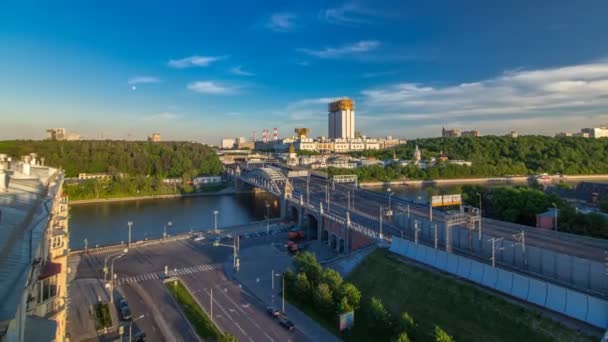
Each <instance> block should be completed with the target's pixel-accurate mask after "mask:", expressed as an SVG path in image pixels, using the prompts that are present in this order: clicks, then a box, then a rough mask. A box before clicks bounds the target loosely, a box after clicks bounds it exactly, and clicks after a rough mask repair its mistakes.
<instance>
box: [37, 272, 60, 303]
mask: <svg viewBox="0 0 608 342" xmlns="http://www.w3.org/2000/svg"><path fill="white" fill-rule="evenodd" d="M38 284H39V286H40V296H39V297H38V303H42V302H46V301H47V300H49V299H51V298H53V297H55V296H57V276H56V275H55V276H52V277H49V278H46V279H44V280H42V281H41V282H39V283H38Z"/></svg>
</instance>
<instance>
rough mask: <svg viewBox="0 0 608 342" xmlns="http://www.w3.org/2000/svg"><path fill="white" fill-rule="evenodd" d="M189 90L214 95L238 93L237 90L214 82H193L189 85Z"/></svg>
mask: <svg viewBox="0 0 608 342" xmlns="http://www.w3.org/2000/svg"><path fill="white" fill-rule="evenodd" d="M187 88H188V89H189V90H191V91H193V92H195V93H200V94H212V95H225V94H233V93H235V92H236V88H234V87H229V86H226V85H222V84H219V83H217V82H214V81H197V82H192V83H190V84H188V86H187Z"/></svg>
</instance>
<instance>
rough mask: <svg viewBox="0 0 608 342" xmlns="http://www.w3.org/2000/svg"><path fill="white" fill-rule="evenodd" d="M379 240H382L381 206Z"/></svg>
mask: <svg viewBox="0 0 608 342" xmlns="http://www.w3.org/2000/svg"><path fill="white" fill-rule="evenodd" d="M379 237H380V240H382V206H380V235H379Z"/></svg>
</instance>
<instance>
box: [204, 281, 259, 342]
mask: <svg viewBox="0 0 608 342" xmlns="http://www.w3.org/2000/svg"><path fill="white" fill-rule="evenodd" d="M205 292H206V293H207V295H208V296H211V294H210V293H209V291H208V290H207V289H205ZM213 302H214V303H216V306H217V307H219V308H220V309H221V310H222V311H223V312H224V313H225V314H226V316H228V318H229V319H230V320H231V321H232V323H234V325H236V327H237V328H239V330H240V331H241V333H243V335H245V337H247V338H249V341H251V342H253V339H252V338H251V337H249V336H248V335H247V333H246V332H245V330H243V328H241V326H240V325H239V324H238V323H237V322H235V321H234V319H233V318H232V316H230V314H229V313H228V312H227V311H226V309H224V307H223V306H222V305H220V304H219V303H218V301H217V299H213Z"/></svg>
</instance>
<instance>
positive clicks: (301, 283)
mask: <svg viewBox="0 0 608 342" xmlns="http://www.w3.org/2000/svg"><path fill="white" fill-rule="evenodd" d="M293 288H294V294H295V295H296V296H297V297H298V300H306V298H310V297H309V296H310V288H311V285H310V281H309V280H308V277H306V273H298V275H296V279H295V281H294V284H293Z"/></svg>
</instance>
